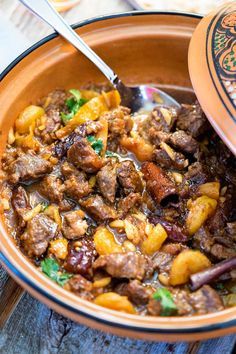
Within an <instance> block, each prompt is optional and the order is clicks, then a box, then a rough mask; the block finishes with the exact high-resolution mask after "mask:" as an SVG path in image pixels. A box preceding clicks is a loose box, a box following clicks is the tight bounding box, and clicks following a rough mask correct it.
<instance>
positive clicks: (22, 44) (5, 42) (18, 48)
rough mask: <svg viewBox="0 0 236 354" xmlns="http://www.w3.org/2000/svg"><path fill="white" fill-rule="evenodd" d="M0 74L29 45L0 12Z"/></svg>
mask: <svg viewBox="0 0 236 354" xmlns="http://www.w3.org/2000/svg"><path fill="white" fill-rule="evenodd" d="M0 19H1V20H0V72H2V71H3V70H4V69H5V67H6V66H7V65H8V64H10V63H11V62H12V61H13V60H14V59H15V58H16V57H17V56H18V55H20V54H21V53H22V52H23V51H24V50H26V49H27V48H28V47H29V46H30V43H29V41H28V40H27V38H25V36H23V35H22V34H21V33H20V32H19V31H18V30H17V28H16V27H15V26H14V25H13V24H12V23H11V22H10V21H9V20H7V19H6V18H4V13H3V12H2V11H0Z"/></svg>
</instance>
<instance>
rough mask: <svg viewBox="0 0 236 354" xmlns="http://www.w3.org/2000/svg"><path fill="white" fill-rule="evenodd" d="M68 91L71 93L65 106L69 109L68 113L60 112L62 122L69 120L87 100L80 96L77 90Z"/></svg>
mask: <svg viewBox="0 0 236 354" xmlns="http://www.w3.org/2000/svg"><path fill="white" fill-rule="evenodd" d="M69 92H70V93H71V94H72V97H70V98H68V99H67V100H66V106H67V108H68V110H69V113H64V112H62V113H61V119H62V121H63V123H64V124H66V123H67V122H68V121H69V120H71V119H72V118H73V117H74V115H75V114H76V113H77V112H78V110H79V109H80V107H82V106H83V105H84V104H85V103H86V102H87V100H85V99H84V98H82V97H81V93H80V91H79V90H76V89H71V90H69Z"/></svg>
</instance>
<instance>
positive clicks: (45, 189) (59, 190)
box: [39, 174, 64, 204]
mask: <svg viewBox="0 0 236 354" xmlns="http://www.w3.org/2000/svg"><path fill="white" fill-rule="evenodd" d="M39 191H40V193H41V194H42V195H43V196H45V197H46V198H47V199H49V200H50V201H51V202H52V203H58V204H60V203H61V202H62V200H63V197H64V185H63V183H62V180H61V179H60V178H58V177H57V176H56V175H53V174H50V175H48V176H45V177H44V178H43V179H42V181H40V184H39Z"/></svg>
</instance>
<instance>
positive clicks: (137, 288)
mask: <svg viewBox="0 0 236 354" xmlns="http://www.w3.org/2000/svg"><path fill="white" fill-rule="evenodd" d="M115 290H116V291H117V292H118V293H119V294H120V295H122V296H127V297H128V298H129V299H130V300H131V301H132V302H133V303H134V304H135V305H145V304H147V303H148V300H149V297H150V295H151V290H150V289H149V288H148V287H147V286H144V285H142V283H141V282H140V281H139V280H137V279H135V280H131V281H130V282H129V283H120V284H118V286H117V287H116V288H115Z"/></svg>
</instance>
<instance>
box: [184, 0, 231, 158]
mask: <svg viewBox="0 0 236 354" xmlns="http://www.w3.org/2000/svg"><path fill="white" fill-rule="evenodd" d="M189 73H190V78H191V81H192V85H193V88H194V90H195V93H196V96H197V98H198V100H199V103H200V104H201V106H202V108H203V111H204V112H205V114H206V116H207V118H208V119H209V121H210V123H211V125H212V126H213V128H214V129H215V130H216V132H217V133H218V134H219V136H220V137H221V138H222V140H223V141H224V142H225V144H226V145H227V146H228V147H229V149H230V150H231V151H232V152H233V153H234V155H236V2H235V1H234V2H231V3H228V4H226V5H224V6H222V7H220V8H218V9H217V10H215V11H214V12H212V13H210V14H209V15H208V16H206V17H205V18H203V20H201V21H200V23H199V25H198V27H197V28H196V30H195V32H194V34H193V37H192V39H191V43H190V47H189Z"/></svg>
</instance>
